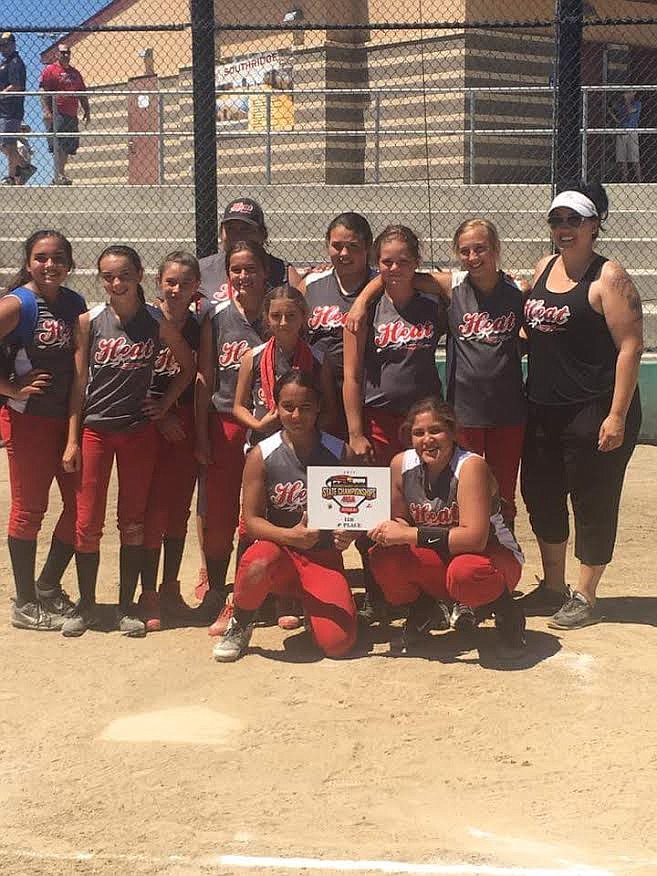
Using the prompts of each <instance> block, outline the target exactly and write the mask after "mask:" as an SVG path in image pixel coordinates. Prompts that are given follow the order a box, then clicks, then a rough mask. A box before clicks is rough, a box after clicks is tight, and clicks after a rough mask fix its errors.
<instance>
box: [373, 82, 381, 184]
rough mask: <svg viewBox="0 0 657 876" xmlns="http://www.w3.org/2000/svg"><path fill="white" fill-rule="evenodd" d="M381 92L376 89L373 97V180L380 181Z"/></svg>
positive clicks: (377, 182)
mask: <svg viewBox="0 0 657 876" xmlns="http://www.w3.org/2000/svg"><path fill="white" fill-rule="evenodd" d="M380 148H381V94H380V93H379V92H378V91H377V92H376V95H375V97H374V182H375V183H376V184H377V185H378V184H379V183H380V182H381V156H380V155H379V150H380Z"/></svg>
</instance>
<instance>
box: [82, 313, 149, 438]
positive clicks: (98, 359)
mask: <svg viewBox="0 0 657 876" xmlns="http://www.w3.org/2000/svg"><path fill="white" fill-rule="evenodd" d="M162 319H163V316H162V312H161V311H160V310H159V309H158V308H156V307H152V306H151V305H149V304H145V305H142V306H141V307H140V308H139V310H138V311H137V313H136V314H135V316H134V318H133V319H131V320H130V322H129V323H128V324H127V325H125V326H124V325H122V324H121V322H120V320H119V318H118V317H117V315H116V314H115V313H114V311H113V310H112V308H111V307H110V306H109V304H99V305H98V307H94V308H93V310H90V311H89V320H90V323H89V383H88V385H87V398H86V403H85V406H84V419H83V425H84V426H86V427H88V428H90V429H97V430H98V431H101V432H120V431H125V430H126V429H130V428H132V427H135V426H137V425H139V424H140V423H143V422H144V421H145V420H146V415H145V414H144V413H143V410H142V406H143V403H144V402H145V400H146V398H147V397H148V391H149V389H150V386H151V382H152V377H153V371H154V368H155V362H156V359H157V356H158V354H159V352H160V322H161V321H162Z"/></svg>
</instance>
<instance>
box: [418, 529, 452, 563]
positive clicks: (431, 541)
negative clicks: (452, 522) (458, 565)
mask: <svg viewBox="0 0 657 876" xmlns="http://www.w3.org/2000/svg"><path fill="white" fill-rule="evenodd" d="M417 546H418V547H421V548H428V549H429V550H430V551H435V552H436V553H437V554H439V555H440V557H441V559H442V560H443V561H444V562H445V563H449V561H450V559H451V554H450V552H449V528H448V527H447V526H418V530H417Z"/></svg>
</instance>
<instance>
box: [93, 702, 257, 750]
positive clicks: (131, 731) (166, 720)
mask: <svg viewBox="0 0 657 876" xmlns="http://www.w3.org/2000/svg"><path fill="white" fill-rule="evenodd" d="M239 727H240V722H239V721H238V720H237V719H235V718H231V717H230V716H229V715H223V714H222V713H221V712H215V711H213V709H206V708H203V707H202V706H182V707H180V708H177V709H163V710H162V711H159V712H143V713H142V714H140V715H128V716H127V717H125V718H117V719H116V721H112V723H111V724H109V725H108V726H107V727H106V728H105V730H103V732H102V733H101V735H100V738H101V739H105V740H107V741H110V742H174V743H176V742H177V743H187V744H190V745H221V744H223V743H225V742H227V741H228V739H229V737H230V736H232V735H233V733H235V732H236V731H237V730H238V729H239Z"/></svg>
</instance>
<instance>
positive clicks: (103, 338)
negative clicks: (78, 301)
mask: <svg viewBox="0 0 657 876" xmlns="http://www.w3.org/2000/svg"><path fill="white" fill-rule="evenodd" d="M89 316H90V324H89V383H88V386H87V398H86V403H85V407H84V413H83V430H82V477H81V482H80V487H79V493H78V518H77V524H76V548H77V550H78V551H80V552H81V553H93V552H95V551H97V550H98V547H99V545H100V539H101V537H102V532H103V524H104V521H105V509H106V505H107V488H108V485H109V479H110V474H111V471H112V464H113V461H114V456H115V455H116V460H117V471H118V478H119V496H120V501H119V505H118V527H119V532H120V534H121V543H122V544H136V543H139V542H138V541H136V540H135V539H136V538H140V537H141V536H142V534H143V526H144V516H145V511H146V504H147V501H148V493H149V490H150V486H151V481H152V477H153V469H154V466H155V448H156V440H157V434H156V429H155V425H154V423H153V422H151V421H150V420H148V418H147V417H146V415H145V414H144V412H143V405H144V402H145V401H146V399H147V398H148V393H149V389H150V386H151V382H152V379H153V372H154V368H155V362H156V360H157V356H158V354H159V352H160V346H161V345H160V322H161V321H162V318H163V317H162V313H161V311H160V310H159V309H158V308H156V307H151V306H150V305H142V306H141V307H140V308H139V310H138V311H137V313H136V314H135V316H134V317H133V318H132V319H131V320H130V321H129V322H128V323H127V324H126V325H123V324H122V323H121V321H120V320H119V318H118V317H117V315H116V314H115V312H114V310H113V309H112V308H111V307H110V306H109V305H108V304H101V305H99V306H98V307H94V308H93V310H91V311H90V313H89Z"/></svg>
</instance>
